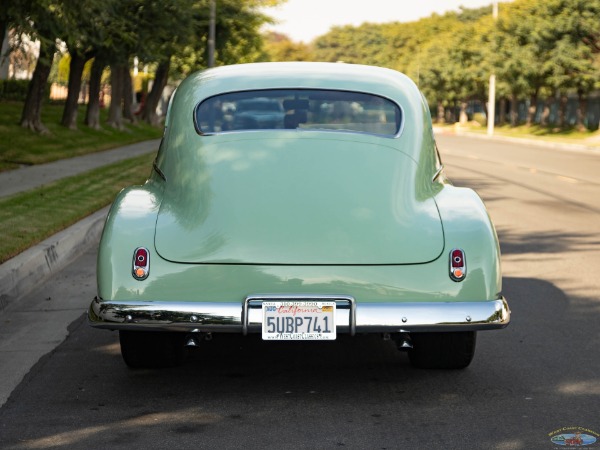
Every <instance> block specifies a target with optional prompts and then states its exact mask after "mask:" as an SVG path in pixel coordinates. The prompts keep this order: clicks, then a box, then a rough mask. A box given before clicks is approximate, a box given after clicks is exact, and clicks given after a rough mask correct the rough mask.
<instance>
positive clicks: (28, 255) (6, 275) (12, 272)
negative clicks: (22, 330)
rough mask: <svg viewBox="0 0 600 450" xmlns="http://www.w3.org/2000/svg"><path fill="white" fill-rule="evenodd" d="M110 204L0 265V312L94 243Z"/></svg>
mask: <svg viewBox="0 0 600 450" xmlns="http://www.w3.org/2000/svg"><path fill="white" fill-rule="evenodd" d="M108 209H109V207H108V206H107V207H105V208H103V209H101V210H100V211H97V212H95V213H94V214H92V215H90V216H88V217H86V218H85V219H83V220H81V221H79V222H77V223H76V224H74V225H72V226H70V227H69V228H67V229H65V230H63V231H61V232H59V233H57V234H55V235H54V236H51V237H49V238H48V239H46V240H45V241H43V242H41V243H39V244H37V245H34V246H33V247H31V248H30V249H28V250H25V251H24V252H22V253H20V254H19V255H17V256H15V257H14V258H12V259H10V260H8V261H6V262H5V263H3V264H2V265H0V311H2V310H3V309H4V308H6V307H7V306H8V304H9V303H10V302H12V301H14V300H16V299H18V298H20V297H22V296H23V295H25V294H26V293H28V292H30V291H32V290H33V289H34V288H35V287H37V286H39V285H40V284H41V283H43V282H44V281H45V280H46V279H48V278H49V277H50V276H51V275H53V274H54V273H56V272H58V271H60V270H61V269H63V268H64V267H66V266H67V265H68V264H69V263H71V262H73V261H74V260H75V259H76V258H77V257H79V256H80V255H81V254H82V252H83V251H84V250H85V249H87V248H89V246H90V245H97V243H98V242H99V240H100V235H101V233H102V228H103V226H104V221H105V218H106V215H107V214H108Z"/></svg>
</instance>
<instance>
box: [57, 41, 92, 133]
mask: <svg viewBox="0 0 600 450" xmlns="http://www.w3.org/2000/svg"><path fill="white" fill-rule="evenodd" d="M85 63H86V57H85V56H83V55H81V54H79V52H73V53H71V64H70V65H69V84H68V93H67V101H66V103H65V108H64V109H63V115H62V119H61V121H60V124H61V125H62V126H63V127H67V128H69V129H70V130H76V129H77V109H78V106H79V92H80V91H81V76H82V75H83V67H84V66H85Z"/></svg>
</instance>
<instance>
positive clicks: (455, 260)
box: [450, 248, 467, 282]
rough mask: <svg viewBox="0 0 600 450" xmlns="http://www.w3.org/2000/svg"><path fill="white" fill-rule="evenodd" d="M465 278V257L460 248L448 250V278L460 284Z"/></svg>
mask: <svg viewBox="0 0 600 450" xmlns="http://www.w3.org/2000/svg"><path fill="white" fill-rule="evenodd" d="M466 277H467V256H466V254H465V251H464V250H463V249H461V248H453V249H452V250H450V278H451V279H452V281H456V282H461V281H463V280H464V279H465V278H466Z"/></svg>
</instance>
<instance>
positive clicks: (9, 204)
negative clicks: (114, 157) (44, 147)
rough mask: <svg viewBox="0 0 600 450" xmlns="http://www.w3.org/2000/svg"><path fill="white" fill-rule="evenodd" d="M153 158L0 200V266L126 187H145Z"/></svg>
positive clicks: (136, 159) (106, 167)
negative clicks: (136, 185)
mask: <svg viewBox="0 0 600 450" xmlns="http://www.w3.org/2000/svg"><path fill="white" fill-rule="evenodd" d="M153 158H154V155H153V154H148V155H143V156H140V157H137V158H133V159H128V160H125V161H121V162H118V163H115V164H112V165H109V166H105V167H101V168H99V169H95V170H92V171H90V172H87V173H84V174H81V175H76V176H74V177H70V178H65V179H63V180H59V181H56V182H54V183H52V184H49V185H46V186H43V187H40V188H37V189H33V190H31V191H28V192H25V193H22V194H16V195H13V196H11V197H7V198H4V199H0V263H2V262H4V261H6V260H8V259H10V258H12V257H13V256H15V255H17V254H19V253H20V252H22V251H24V250H26V249H27V248H29V247H31V246H32V245H34V244H37V243H39V242H41V241H42V240H44V239H46V238H47V237H49V236H52V235H53V234H54V233H57V232H59V231H61V230H63V229H64V228H66V227H68V226H69V225H72V224H74V223H75V222H77V221H78V220H81V219H82V218H84V217H86V216H88V215H89V214H91V213H93V212H95V211H97V210H99V209H101V208H102V207H104V206H106V205H108V204H110V203H111V202H112V201H113V199H114V198H115V196H116V194H117V193H118V192H119V191H120V190H121V189H122V188H123V187H126V186H129V185H133V184H142V183H143V182H144V181H145V180H146V178H148V175H149V174H150V171H151V170H152V160H153Z"/></svg>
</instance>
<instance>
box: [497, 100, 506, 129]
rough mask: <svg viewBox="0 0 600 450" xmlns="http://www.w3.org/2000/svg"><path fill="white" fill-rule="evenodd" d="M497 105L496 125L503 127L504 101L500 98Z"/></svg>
mask: <svg viewBox="0 0 600 450" xmlns="http://www.w3.org/2000/svg"><path fill="white" fill-rule="evenodd" d="M498 103H499V105H498V109H500V111H499V113H500V114H498V125H504V124H506V99H505V98H504V97H502V98H501V99H500V101H499V102H498Z"/></svg>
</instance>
